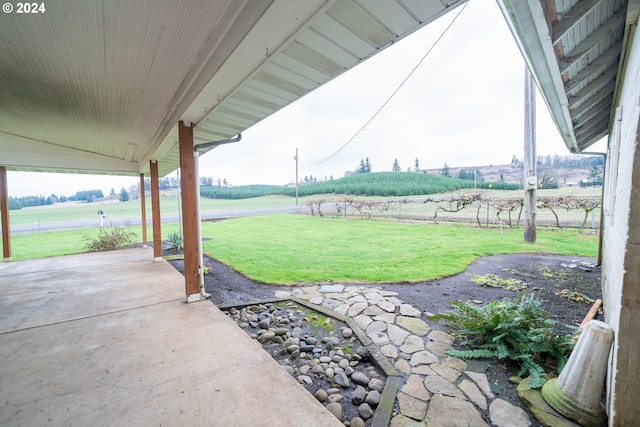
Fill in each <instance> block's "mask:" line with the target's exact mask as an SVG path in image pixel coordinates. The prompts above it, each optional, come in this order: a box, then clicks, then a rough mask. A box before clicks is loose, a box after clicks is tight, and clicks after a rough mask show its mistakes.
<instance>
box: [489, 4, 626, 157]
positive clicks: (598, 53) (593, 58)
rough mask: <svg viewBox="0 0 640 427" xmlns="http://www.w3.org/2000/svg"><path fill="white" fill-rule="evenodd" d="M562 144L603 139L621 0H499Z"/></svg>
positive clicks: (617, 54) (576, 146)
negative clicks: (562, 140) (558, 132)
mask: <svg viewBox="0 0 640 427" xmlns="http://www.w3.org/2000/svg"><path fill="white" fill-rule="evenodd" d="M498 3H499V5H500V8H501V9H502V12H503V14H504V16H505V18H506V20H507V22H508V24H509V26H510V27H511V31H512V33H513V35H514V37H515V38H516V42H517V43H518V45H519V46H520V50H521V51H522V53H523V55H524V56H525V60H526V61H527V64H528V66H529V68H530V69H531V70H532V73H533V75H534V78H535V80H536V82H537V83H538V87H539V88H540V91H541V92H542V95H543V97H544V99H545V102H546V103H547V106H548V107H549V109H550V111H551V113H552V116H553V119H554V121H555V123H556V126H557V127H558V130H559V131H560V133H561V135H562V137H563V139H564V141H565V144H566V145H567V147H568V148H569V150H570V151H571V152H580V151H583V150H585V149H586V148H588V147H589V146H591V145H592V144H593V143H595V142H596V141H598V140H599V139H601V138H602V137H603V136H605V135H607V133H608V130H609V121H610V117H611V111H612V104H613V100H614V91H615V89H616V83H617V77H618V71H619V68H620V59H621V54H622V51H623V39H624V35H625V28H626V27H625V18H626V13H627V2H626V0H581V1H579V0H498Z"/></svg>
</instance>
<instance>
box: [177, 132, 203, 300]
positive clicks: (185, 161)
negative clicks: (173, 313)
mask: <svg viewBox="0 0 640 427" xmlns="http://www.w3.org/2000/svg"><path fill="white" fill-rule="evenodd" d="M178 144H179V148H180V178H181V179H180V188H181V190H182V191H181V193H182V194H181V195H182V230H183V242H184V280H185V291H186V294H187V302H195V301H200V260H199V259H198V258H199V256H198V253H199V242H198V239H199V236H198V227H199V224H198V222H199V221H200V215H199V214H198V213H199V212H198V199H197V197H198V194H196V188H197V187H196V180H197V177H196V159H195V157H194V155H193V127H192V126H191V123H188V122H187V123H185V122H183V121H180V122H178Z"/></svg>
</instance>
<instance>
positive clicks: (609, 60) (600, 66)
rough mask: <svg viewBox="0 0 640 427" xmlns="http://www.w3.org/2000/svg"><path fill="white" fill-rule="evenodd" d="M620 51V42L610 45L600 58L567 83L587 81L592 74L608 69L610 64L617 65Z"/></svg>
mask: <svg viewBox="0 0 640 427" xmlns="http://www.w3.org/2000/svg"><path fill="white" fill-rule="evenodd" d="M621 49H622V40H620V41H618V42H617V43H615V44H613V45H611V47H609V49H607V51H606V52H605V53H603V54H602V55H601V56H599V57H598V58H597V59H596V60H595V61H593V62H591V63H590V64H589V65H587V66H586V67H584V68H583V69H582V71H580V72H579V73H578V74H576V75H575V76H573V77H572V78H571V79H570V80H569V82H571V81H578V82H582V81H584V80H587V79H588V78H589V77H591V76H592V75H594V74H598V73H601V72H602V71H603V70H605V69H607V68H609V66H611V64H617V61H618V57H619V56H620V50H621Z"/></svg>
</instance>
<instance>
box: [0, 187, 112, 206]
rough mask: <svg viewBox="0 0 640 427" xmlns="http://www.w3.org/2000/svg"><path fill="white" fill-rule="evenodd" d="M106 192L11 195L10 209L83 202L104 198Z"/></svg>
mask: <svg viewBox="0 0 640 427" xmlns="http://www.w3.org/2000/svg"><path fill="white" fill-rule="evenodd" d="M103 197H104V194H103V193H102V190H86V191H78V192H77V193H76V194H74V195H73V196H70V197H66V196H60V197H58V196H56V195H55V194H52V195H50V196H48V197H45V196H21V197H12V196H9V210H19V209H22V208H27V207H31V206H48V205H53V204H54V203H59V202H68V201H83V202H92V201H94V200H96V199H102V198H103Z"/></svg>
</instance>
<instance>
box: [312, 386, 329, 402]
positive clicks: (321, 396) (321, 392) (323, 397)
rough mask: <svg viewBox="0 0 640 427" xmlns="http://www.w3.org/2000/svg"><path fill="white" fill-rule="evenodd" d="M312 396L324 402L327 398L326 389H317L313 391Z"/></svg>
mask: <svg viewBox="0 0 640 427" xmlns="http://www.w3.org/2000/svg"><path fill="white" fill-rule="evenodd" d="M313 397H315V398H316V400H318V402H324V401H325V400H327V397H328V395H327V392H326V391H324V390H323V389H319V390H318V391H316V392H315V393H314V395H313Z"/></svg>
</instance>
